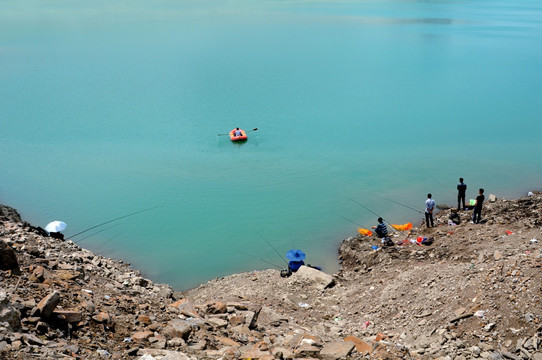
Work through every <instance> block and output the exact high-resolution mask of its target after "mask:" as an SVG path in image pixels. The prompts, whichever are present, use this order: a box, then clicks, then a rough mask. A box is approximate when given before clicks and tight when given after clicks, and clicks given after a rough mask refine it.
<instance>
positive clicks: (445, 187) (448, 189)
mask: <svg viewBox="0 0 542 360" xmlns="http://www.w3.org/2000/svg"><path fill="white" fill-rule="evenodd" d="M431 179H433V180H435V181H436V182H437V183H438V184H439V185H440V186H442V187H443V188H444V189H446V191H448V192H450V193H451V194H454V192H453V191H452V190H450V188H448V187H447V186H445V185H444V184H443V183H441V182H440V181H438V180H437V179H436V178H435V177H433V176H431ZM454 195H455V194H454Z"/></svg>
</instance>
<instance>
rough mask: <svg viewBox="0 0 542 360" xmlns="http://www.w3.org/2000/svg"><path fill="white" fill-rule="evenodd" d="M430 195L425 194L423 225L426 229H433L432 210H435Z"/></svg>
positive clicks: (434, 204) (433, 201)
mask: <svg viewBox="0 0 542 360" xmlns="http://www.w3.org/2000/svg"><path fill="white" fill-rule="evenodd" d="M431 196H432V195H431V194H427V200H425V225H427V227H433V226H435V224H434V223H433V210H434V209H435V206H436V203H435V200H433V199H432V198H431Z"/></svg>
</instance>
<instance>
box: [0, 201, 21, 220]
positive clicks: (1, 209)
mask: <svg viewBox="0 0 542 360" xmlns="http://www.w3.org/2000/svg"><path fill="white" fill-rule="evenodd" d="M0 221H2V222H3V221H10V222H14V223H20V222H22V219H21V215H19V213H18V212H17V210H15V209H14V208H12V207H9V206H6V205H0Z"/></svg>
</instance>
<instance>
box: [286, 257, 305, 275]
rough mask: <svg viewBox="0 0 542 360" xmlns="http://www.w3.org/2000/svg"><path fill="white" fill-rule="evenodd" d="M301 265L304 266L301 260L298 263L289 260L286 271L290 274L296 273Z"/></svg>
mask: <svg viewBox="0 0 542 360" xmlns="http://www.w3.org/2000/svg"><path fill="white" fill-rule="evenodd" d="M302 265H305V262H304V261H303V260H300V261H294V260H291V261H290V262H289V263H288V270H290V271H291V272H296V271H297V270H299V268H300V267H301V266H302Z"/></svg>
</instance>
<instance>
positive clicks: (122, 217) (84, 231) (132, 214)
mask: <svg viewBox="0 0 542 360" xmlns="http://www.w3.org/2000/svg"><path fill="white" fill-rule="evenodd" d="M157 207H158V206H153V207H150V208H148V209H144V210H139V211H136V212H133V213H130V214H127V215H123V216H119V217H117V218H114V219H111V220H108V221H106V222H103V223H101V224H98V225H94V226H91V227H89V228H88V229H86V230H83V231H81V232H78V233H77V234H75V235H72V236H70V237H68V238H66V239H65V240H70V239H72V238H74V237H76V236H77V235H81V234H83V233H86V232H87V231H90V230H92V229H96V228H97V227H100V226H103V225H105V224H109V223H112V222H113V221H117V220H120V219H124V218H127V217H129V216H134V215H137V214H141V213H144V212H146V211H149V210H153V209H156V208H157Z"/></svg>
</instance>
